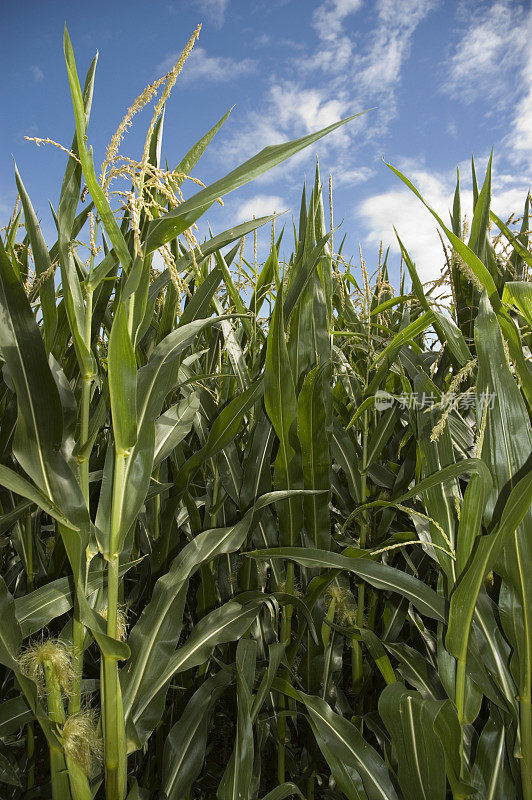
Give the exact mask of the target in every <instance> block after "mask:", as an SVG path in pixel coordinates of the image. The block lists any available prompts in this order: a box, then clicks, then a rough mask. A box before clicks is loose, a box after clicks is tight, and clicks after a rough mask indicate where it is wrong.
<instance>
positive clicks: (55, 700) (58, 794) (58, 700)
mask: <svg viewBox="0 0 532 800" xmlns="http://www.w3.org/2000/svg"><path fill="white" fill-rule="evenodd" d="M43 667H44V682H45V687H46V700H47V705H48V715H49V717H50V719H51V720H52V722H55V724H56V725H62V724H63V723H64V721H65V708H64V706H63V698H62V697H61V687H60V685H59V680H58V678H57V675H56V673H55V669H54V667H53V664H52V663H51V661H49V660H48V659H46V660H45V661H44V664H43ZM50 776H51V783H52V797H53V800H69V798H70V783H69V780H68V771H67V768H66V763H65V757H64V755H63V750H62V748H61V747H60V745H59V742H58V743H57V746H52V745H50Z"/></svg>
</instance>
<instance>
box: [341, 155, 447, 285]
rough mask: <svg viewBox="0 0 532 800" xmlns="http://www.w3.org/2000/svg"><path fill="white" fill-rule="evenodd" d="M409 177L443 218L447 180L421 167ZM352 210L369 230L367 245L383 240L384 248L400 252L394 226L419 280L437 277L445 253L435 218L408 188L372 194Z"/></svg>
mask: <svg viewBox="0 0 532 800" xmlns="http://www.w3.org/2000/svg"><path fill="white" fill-rule="evenodd" d="M408 177H409V178H410V179H411V180H412V182H413V183H414V185H415V186H417V187H418V188H419V190H420V191H421V194H422V195H423V196H424V197H425V199H426V200H427V202H428V203H429V204H430V205H432V207H433V208H434V209H435V210H436V211H438V212H439V214H440V216H441V217H442V218H443V217H446V216H447V209H449V208H450V207H451V205H452V188H451V186H450V181H449V182H448V181H447V180H445V178H442V177H435V176H434V175H430V174H429V173H427V172H425V171H424V170H418V171H417V172H415V173H412V172H408ZM355 213H356V215H357V217H359V218H361V219H362V220H363V221H364V223H365V225H366V228H367V229H368V234H367V236H366V244H368V245H371V246H373V247H375V248H378V247H379V245H380V243H381V241H382V242H383V244H384V246H385V247H388V245H390V251H391V252H392V253H399V252H400V250H399V244H398V242H397V238H396V236H395V233H394V230H393V229H394V226H395V228H396V229H397V233H398V234H399V236H400V237H401V241H402V242H403V244H404V246H405V247H406V249H407V250H408V252H409V254H410V256H411V257H412V259H413V261H414V262H415V264H416V267H417V271H418V274H419V277H420V279H421V281H422V282H426V281H430V280H435V279H436V278H438V277H439V276H440V273H441V269H442V267H443V265H444V255H443V250H442V246H441V243H440V240H439V237H438V234H437V233H436V228H437V223H436V220H435V219H434V217H433V216H432V214H431V213H430V212H429V211H428V210H427V209H426V208H425V206H424V205H423V204H422V203H421V201H420V200H418V198H417V197H416V196H415V195H414V194H413V193H412V192H411V191H409V190H408V189H406V188H405V189H403V188H401V187H398V188H397V189H391V190H389V191H387V192H382V193H381V194H376V195H373V196H371V197H368V198H366V199H365V200H364V201H363V202H362V203H361V204H360V205H359V207H358V209H356V212H355Z"/></svg>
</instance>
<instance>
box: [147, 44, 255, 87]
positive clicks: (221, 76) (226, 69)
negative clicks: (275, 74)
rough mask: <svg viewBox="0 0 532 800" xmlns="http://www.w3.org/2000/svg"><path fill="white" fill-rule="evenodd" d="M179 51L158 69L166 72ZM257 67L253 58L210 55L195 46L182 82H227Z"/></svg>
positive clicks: (181, 78) (171, 55)
mask: <svg viewBox="0 0 532 800" xmlns="http://www.w3.org/2000/svg"><path fill="white" fill-rule="evenodd" d="M178 58H179V53H170V54H169V55H168V56H167V57H166V58H165V59H164V60H163V61H161V63H160V64H159V66H158V67H157V71H158V72H160V73H165V72H167V71H168V70H169V69H171V68H172V67H173V65H174V64H175V62H176V61H177V59H178ZM256 69H257V62H256V61H254V60H253V59H251V58H244V59H242V60H241V61H237V60H236V59H234V58H231V57H230V56H210V55H208V53H207V51H206V50H205V49H204V48H203V47H195V48H194V50H193V51H192V53H191V54H190V56H189V58H188V60H187V63H186V64H185V66H184V68H183V72H182V74H181V77H180V81H181V82H182V83H191V82H192V81H202V82H210V83H227V82H228V81H233V80H236V79H237V78H240V77H242V76H243V75H249V74H251V73H253V72H255V71H256Z"/></svg>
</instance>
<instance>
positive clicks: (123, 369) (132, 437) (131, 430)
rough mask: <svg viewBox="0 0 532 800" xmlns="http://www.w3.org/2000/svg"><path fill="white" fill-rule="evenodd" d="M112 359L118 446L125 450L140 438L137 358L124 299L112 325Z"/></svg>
mask: <svg viewBox="0 0 532 800" xmlns="http://www.w3.org/2000/svg"><path fill="white" fill-rule="evenodd" d="M108 362H109V394H110V397H111V412H112V416H113V433H114V437H115V447H116V451H117V453H119V452H120V453H125V452H126V451H127V450H129V449H130V448H131V447H133V445H134V444H135V441H136V438H137V409H136V400H137V362H136V359H135V353H134V352H133V346H132V344H131V339H130V336H129V332H128V323H127V311H126V306H125V304H124V303H122V302H120V303H119V304H118V306H117V309H116V314H115V318H114V320H113V327H112V328H111V335H110V337H109V355H108Z"/></svg>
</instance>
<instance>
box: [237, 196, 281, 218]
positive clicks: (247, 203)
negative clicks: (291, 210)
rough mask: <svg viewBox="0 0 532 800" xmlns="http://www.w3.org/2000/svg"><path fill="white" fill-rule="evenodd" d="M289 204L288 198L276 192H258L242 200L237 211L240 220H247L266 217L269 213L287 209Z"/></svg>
mask: <svg viewBox="0 0 532 800" xmlns="http://www.w3.org/2000/svg"><path fill="white" fill-rule="evenodd" d="M287 208H288V204H287V202H286V200H283V198H282V197H280V196H279V195H276V194H256V195H254V197H249V198H248V199H247V200H244V201H243V202H241V203H240V204H239V205H238V207H237V209H236V212H235V217H236V219H237V221H238V222H245V221H246V220H248V219H253V215H255V216H256V217H266V216H268V215H269V214H273V213H274V212H277V213H278V214H279V213H281V212H282V211H286V210H287Z"/></svg>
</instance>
